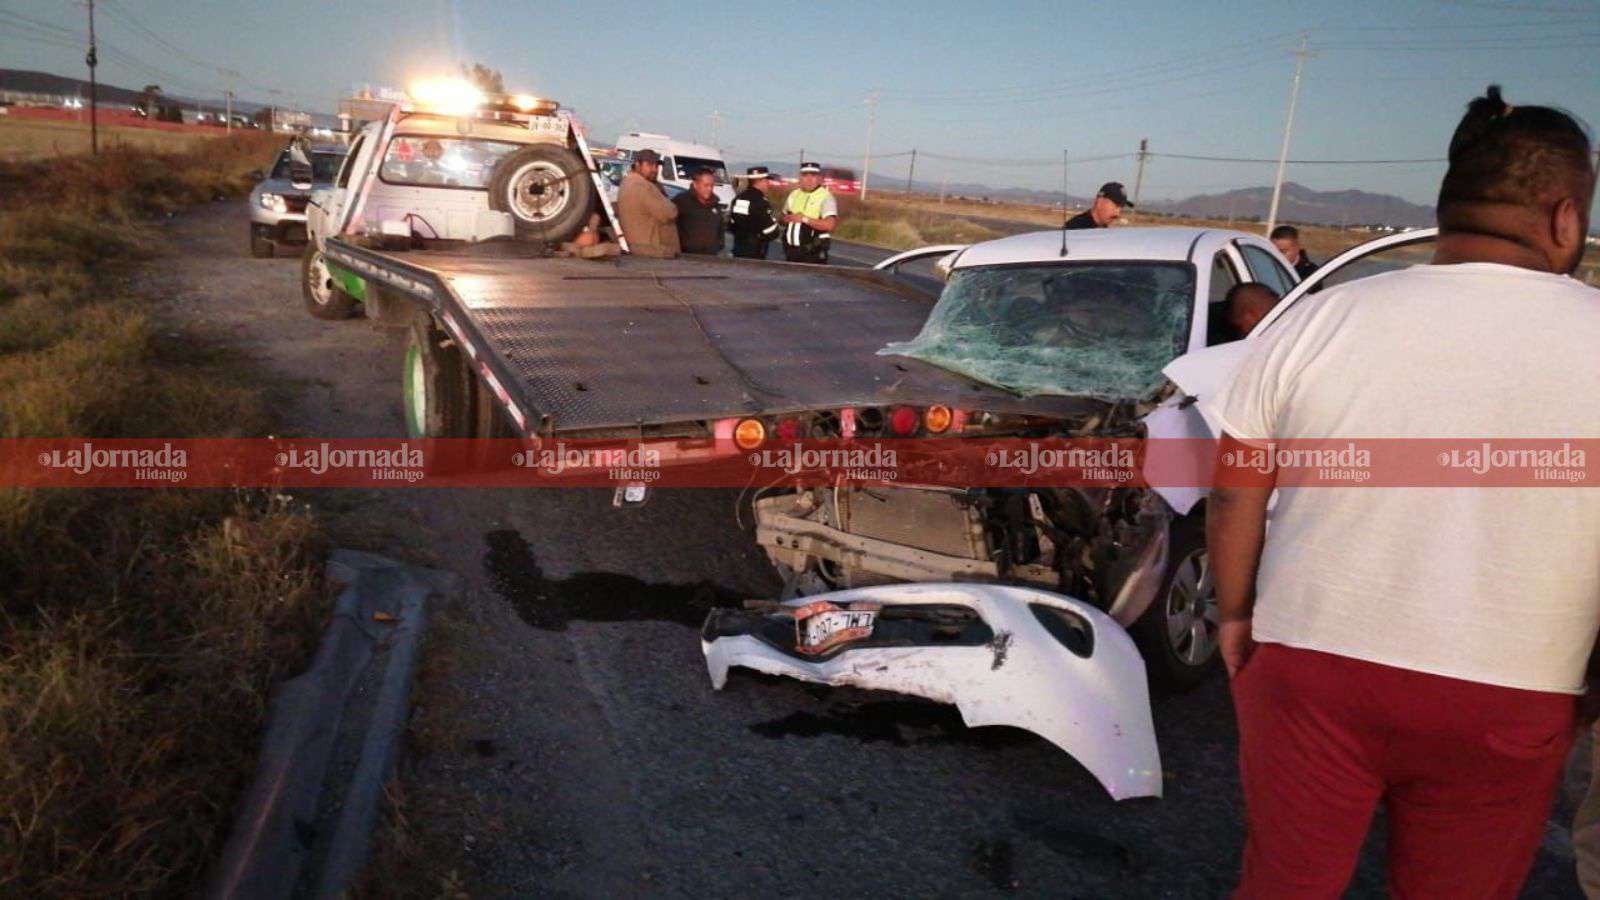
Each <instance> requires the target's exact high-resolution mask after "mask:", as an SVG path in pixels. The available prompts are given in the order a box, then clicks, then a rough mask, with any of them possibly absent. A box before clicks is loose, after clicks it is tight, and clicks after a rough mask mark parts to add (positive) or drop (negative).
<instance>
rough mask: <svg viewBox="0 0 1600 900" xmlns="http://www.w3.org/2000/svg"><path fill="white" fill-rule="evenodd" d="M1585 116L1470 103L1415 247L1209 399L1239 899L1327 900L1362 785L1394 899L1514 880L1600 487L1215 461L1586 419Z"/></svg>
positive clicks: (1342, 876)
mask: <svg viewBox="0 0 1600 900" xmlns="http://www.w3.org/2000/svg"><path fill="white" fill-rule="evenodd" d="M1589 154H1590V140H1589V136H1588V133H1587V131H1586V130H1585V129H1584V128H1583V126H1581V125H1580V124H1578V123H1577V122H1576V121H1575V120H1574V119H1572V118H1571V117H1570V116H1568V115H1567V114H1565V113H1562V112H1560V111H1558V110H1554V109H1550V108H1546V107H1512V106H1509V105H1507V104H1506V103H1505V102H1503V100H1502V99H1501V97H1500V92H1499V88H1498V87H1491V88H1490V89H1489V92H1488V95H1487V96H1485V97H1480V98H1478V99H1476V100H1474V101H1472V103H1471V104H1470V105H1469V107H1468V111H1467V113H1466V115H1465V116H1464V117H1463V119H1462V121H1461V123H1460V125H1459V126H1458V127H1457V129H1456V132H1455V134H1454V136H1453V137H1452V139H1451V143H1450V151H1449V158H1450V165H1449V171H1448V172H1447V174H1446V175H1445V178H1444V182H1443V184H1442V186H1441V188H1440V192H1439V202H1438V221H1439V239H1438V248H1437V251H1436V253H1435V255H1434V258H1433V261H1432V264H1431V265H1419V266H1414V267H1412V268H1409V269H1404V270H1402V271H1398V272H1391V273H1388V274H1384V275H1378V276H1375V277H1371V278H1366V279H1362V280H1359V281H1355V282H1351V283H1349V284H1347V285H1343V286H1339V287H1335V288H1331V289H1329V290H1326V291H1323V292H1322V293H1320V294H1317V295H1315V296H1308V297H1304V298H1302V299H1300V300H1299V301H1298V302H1297V304H1296V305H1295V306H1294V307H1292V308H1290V309H1288V310H1286V311H1285V312H1284V314H1283V315H1282V317H1281V318H1279V319H1278V320H1277V321H1275V322H1273V323H1271V324H1269V325H1268V326H1267V327H1266V329H1265V331H1264V332H1263V333H1262V334H1261V335H1260V336H1259V337H1258V339H1257V340H1256V341H1255V343H1254V346H1253V347H1252V348H1251V351H1250V354H1249V356H1248V357H1247V358H1246V360H1245V361H1244V362H1243V363H1242V364H1241V367H1240V369H1239V371H1238V372H1237V373H1236V375H1235V376H1234V379H1233V381H1232V382H1231V384H1230V385H1229V386H1228V387H1227V388H1226V389H1225V390H1224V391H1223V392H1222V393H1221V394H1220V395H1219V396H1217V397H1215V398H1209V399H1208V398H1202V403H1203V404H1204V406H1205V408H1206V409H1207V410H1208V412H1209V413H1211V414H1212V415H1213V416H1214V418H1215V420H1216V421H1218V422H1219V423H1221V426H1222V428H1223V431H1224V435H1223V439H1222V446H1221V448H1220V449H1221V452H1222V456H1221V457H1220V460H1219V466H1218V469H1217V487H1216V489H1215V490H1214V491H1213V493H1212V494H1211V498H1210V500H1209V503H1208V508H1207V513H1206V515H1207V543H1208V547H1209V552H1210V559H1211V566H1212V571H1213V574H1214V578H1215V584H1216V590H1217V602H1218V605H1219V608H1220V617H1221V620H1222V624H1221V626H1220V629H1219V640H1220V642H1221V647H1222V655H1223V659H1224V662H1225V664H1226V666H1227V669H1228V673H1229V676H1230V678H1231V686H1232V691H1233V696H1234V706H1235V710H1236V715H1237V718H1238V725H1239V755H1240V773H1241V781H1242V784H1243V788H1244V796H1245V808H1246V810H1245V812H1246V816H1245V818H1246V826H1247V828H1246V830H1247V837H1246V846H1245V852H1244V865H1243V873H1242V876H1241V880H1240V883H1239V887H1238V890H1237V892H1236V893H1235V895H1234V896H1235V897H1249V898H1254V897H1271V898H1280V897H1338V896H1341V895H1342V894H1343V892H1344V890H1345V887H1346V884H1347V883H1348V881H1349V878H1350V874H1351V871H1352V869H1353V867H1354V865H1355V861H1356V857H1357V854H1358V852H1359V851H1360V848H1361V845H1362V842H1363V839H1364V837H1365V835H1366V831H1367V826H1368V823H1369V822H1370V821H1371V818H1372V814H1373V811H1374V809H1375V808H1376V806H1377V804H1378V803H1380V802H1382V803H1383V804H1384V805H1385V807H1386V809H1387V812H1388V828H1389V879H1390V885H1391V888H1392V890H1393V893H1394V894H1395V895H1396V896H1405V897H1413V896H1415V897H1451V898H1465V897H1514V896H1516V895H1517V892H1518V891H1519V889H1520V887H1521V884H1522V882H1523V880H1524V879H1525V878H1526V876H1527V872H1528V869H1529V867H1530V866H1531V865H1532V862H1533V857H1534V853H1535V852H1536V850H1537V849H1538V846H1539V843H1540V841H1541V839H1542V838H1543V835H1544V833H1545V822H1546V819H1547V818H1548V816H1549V813H1550V807H1551V803H1552V799H1553V796H1554V790H1555V787H1556V784H1557V782H1558V780H1559V778H1560V774H1561V770H1562V766H1563V763H1564V760H1565V757H1566V753H1567V749H1568V747H1569V746H1570V744H1571V742H1572V739H1573V736H1574V721H1575V707H1576V703H1575V700H1576V696H1577V695H1580V694H1582V693H1583V692H1584V688H1585V670H1586V664H1587V662H1588V660H1589V658H1590V655H1591V652H1592V650H1593V648H1594V643H1595V632H1596V628H1597V625H1600V490H1596V489H1594V488H1591V487H1582V486H1552V487H1537V486H1535V487H1496V488H1479V487H1362V486H1350V487H1342V486H1340V487H1289V486H1286V487H1284V488H1283V490H1282V491H1281V492H1280V495H1279V498H1278V501H1277V503H1276V504H1275V506H1274V507H1273V510H1272V513H1271V529H1270V530H1268V529H1267V527H1266V525H1267V520H1268V512H1267V502H1268V498H1269V496H1270V495H1271V493H1272V491H1273V489H1274V484H1275V481H1274V478H1275V476H1273V475H1259V476H1258V477H1256V478H1255V479H1254V480H1253V481H1249V482H1246V481H1242V480H1241V479H1240V478H1239V475H1238V472H1237V470H1235V469H1232V468H1231V467H1228V466H1226V465H1222V464H1221V462H1224V461H1226V460H1228V459H1229V458H1230V457H1228V456H1227V454H1228V453H1229V452H1234V453H1246V452H1249V451H1250V450H1251V449H1252V447H1255V448H1257V449H1259V447H1260V445H1261V444H1262V443H1264V442H1268V441H1273V440H1278V441H1290V440H1295V439H1328V438H1334V439H1340V440H1343V439H1351V440H1355V441H1359V440H1360V439H1366V438H1371V439H1384V438H1468V439H1474V440H1479V439H1482V440H1494V439H1497V438H1546V439H1561V438H1569V439H1578V438H1597V437H1600V291H1596V290H1594V289H1592V288H1588V287H1585V286H1584V285H1582V284H1581V283H1579V282H1578V281H1576V280H1575V279H1573V278H1571V277H1570V275H1571V273H1572V272H1573V271H1575V270H1576V268H1577V265H1578V263H1579V261H1580V259H1581V258H1582V256H1583V250H1584V238H1585V236H1586V234H1587V232H1588V227H1589V207H1590V203H1591V202H1592V199H1593V190H1594V183H1595V173H1594V170H1593V168H1592V167H1591V165H1590V163H1589V158H1590V155H1589Z"/></svg>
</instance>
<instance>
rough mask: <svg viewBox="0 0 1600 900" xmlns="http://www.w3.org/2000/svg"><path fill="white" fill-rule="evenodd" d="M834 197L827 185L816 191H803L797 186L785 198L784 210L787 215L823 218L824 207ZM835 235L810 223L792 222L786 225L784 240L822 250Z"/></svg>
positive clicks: (796, 245)
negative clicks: (817, 228)
mask: <svg viewBox="0 0 1600 900" xmlns="http://www.w3.org/2000/svg"><path fill="white" fill-rule="evenodd" d="M832 198H833V195H832V194H830V193H828V189H827V188H825V187H819V188H817V189H816V190H814V191H809V192H807V191H802V190H800V189H799V188H796V189H794V190H792V191H790V192H789V196H788V197H785V198H784V201H783V212H784V214H785V215H788V214H795V215H802V216H805V217H806V218H808V219H820V218H822V209H823V207H824V206H825V205H826V204H827V202H828V201H829V200H830V199H832ZM832 237H833V236H832V235H831V234H829V233H827V232H825V231H817V230H816V229H815V228H812V227H811V226H809V225H802V224H800V223H799V222H792V223H790V224H789V225H786V226H784V230H783V242H784V243H785V244H788V245H789V246H791V247H805V248H806V249H807V250H810V251H814V250H820V249H821V247H823V246H826V244H827V242H828V241H829V240H830V239H831V238H832Z"/></svg>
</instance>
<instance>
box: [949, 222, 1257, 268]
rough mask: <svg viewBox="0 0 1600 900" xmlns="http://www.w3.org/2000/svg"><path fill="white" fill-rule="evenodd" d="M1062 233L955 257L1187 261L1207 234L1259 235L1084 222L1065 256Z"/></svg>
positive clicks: (992, 261)
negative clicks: (1085, 225)
mask: <svg viewBox="0 0 1600 900" xmlns="http://www.w3.org/2000/svg"><path fill="white" fill-rule="evenodd" d="M1062 234H1063V232H1062V231H1061V229H1059V228H1052V229H1050V230H1049V231H1030V232H1027V233H1026V234H1015V235H1012V236H1010V237H1003V238H998V239H996V240H992V241H984V242H983V243H981V244H973V245H972V246H971V247H969V248H967V249H966V250H965V251H963V252H962V253H961V255H960V256H959V257H957V258H956V261H955V266H954V268H957V269H964V268H967V267H969V266H994V265H1004V264H1006V263H1027V262H1061V261H1064V260H1073V261H1078V262H1099V261H1108V260H1130V259H1131V260H1149V261H1152V262H1187V261H1188V260H1189V259H1190V254H1191V253H1192V252H1193V250H1194V247H1195V245H1196V244H1197V243H1198V242H1199V241H1200V239H1201V238H1202V237H1206V236H1209V237H1210V240H1208V241H1207V243H1208V244H1211V243H1216V242H1225V241H1230V240H1234V239H1236V238H1250V239H1252V240H1258V238H1257V237H1256V236H1255V235H1250V234H1246V233H1244V232H1242V231H1231V230H1228V229H1221V228H1187V227H1178V226H1163V227H1156V228H1144V227H1118V228H1094V229H1088V228H1084V229H1076V230H1072V231H1067V232H1065V234H1066V245H1067V253H1066V255H1065V256H1062V254H1061V237H1062Z"/></svg>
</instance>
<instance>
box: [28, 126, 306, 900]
mask: <svg viewBox="0 0 1600 900" xmlns="http://www.w3.org/2000/svg"><path fill="white" fill-rule="evenodd" d="M274 146H275V142H273V141H272V140H271V139H270V138H269V139H266V140H262V139H259V138H246V139H242V140H235V141H218V142H212V143H209V144H208V145H207V146H206V148H205V152H204V153H197V154H196V155H193V156H189V155H159V156H158V155H151V154H143V153H137V152H131V151H123V152H113V153H109V154H102V156H101V157H99V158H98V159H97V160H89V159H87V158H82V159H63V160H56V161H52V162H50V163H48V164H45V163H11V164H0V438H14V437H46V436H86V437H120V436H178V435H182V436H190V435H217V436H244V435H250V434H257V433H261V431H262V429H264V428H265V427H266V425H267V422H268V417H267V415H266V413H265V409H264V404H263V402H262V400H261V399H260V393H259V391H260V388H259V386H258V385H257V384H256V383H254V382H255V380H256V379H252V378H251V377H250V375H249V373H245V372H241V371H240V370H239V363H238V362H237V360H234V359H230V358H226V357H225V356H224V355H223V354H222V353H221V352H219V351H216V350H208V349H206V348H205V347H204V346H203V345H200V344H197V343H196V342H194V341H193V340H190V339H185V338H182V337H181V336H180V339H177V340H173V339H160V338H158V337H157V336H156V333H155V331H154V330H153V324H152V321H153V316H154V313H153V312H152V311H150V310H149V309H147V308H145V306H144V304H143V303H142V301H141V300H140V298H138V297H135V296H128V295H126V294H125V293H122V292H120V290H119V288H118V287H117V285H119V284H120V283H123V282H122V280H121V279H119V277H118V276H119V275H121V274H124V273H125V271H126V269H127V268H128V267H129V266H130V265H131V264H132V263H133V262H134V261H136V260H139V259H142V258H144V257H145V256H147V255H149V254H151V253H153V252H159V251H160V250H161V247H160V243H159V239H158V238H157V237H155V236H154V232H153V230H151V229H150V228H149V227H148V226H147V225H145V224H143V221H144V219H145V218H146V217H148V216H151V215H158V214H161V213H165V212H170V211H173V210H176V209H178V208H180V207H182V206H184V205H187V204H190V203H195V202H200V201H206V200H211V199H213V198H215V197H221V196H236V195H239V194H240V193H242V192H243V191H244V189H245V188H247V187H248V181H247V178H246V173H247V172H248V171H249V170H251V169H253V168H257V167H259V166H261V165H263V164H264V162H265V161H266V160H267V159H269V158H270V154H271V152H272V150H273V148H274ZM170 328H171V326H170V325H168V324H164V325H163V327H162V330H163V331H167V330H170ZM219 423H225V424H220V425H219ZM317 549H318V547H317V533H316V529H315V527H314V525H313V523H312V521H311V519H310V518H309V516H307V515H306V514H304V513H303V512H297V511H294V510H291V509H290V508H289V506H288V503H287V501H286V500H284V499H283V498H280V497H273V496H269V495H262V494H258V493H235V492H227V491H172V490H165V491H164V490H141V491H133V490H129V491H69V490H48V491H45V490H40V491H26V490H16V489H0V585H3V588H0V748H3V750H0V895H3V896H118V897H120V896H129V895H146V896H148V895H164V896H165V895H175V894H183V893H187V892H189V891H190V890H191V889H192V888H193V886H194V884H195V882H196V881H197V879H198V878H199V877H200V876H201V874H202V873H203V871H204V869H205V867H206V865H207V864H208V863H209V861H210V860H211V859H212V858H213V857H214V856H215V853H216V851H217V849H218V847H219V844H220V841H221V840H222V839H223V838H224V837H225V836H226V832H227V825H228V820H229V818H230V814H231V807H232V804H233V802H234V800H235V798H236V796H237V794H238V791H239V790H240V789H241V787H242V786H243V783H244V781H245V779H246V778H247V777H248V775H249V773H250V772H251V770H252V769H253V766H254V756H255V749H256V746H257V742H258V740H259V736H260V730H261V726H262V724H263V721H264V709H265V702H266V697H267V692H268V689H269V688H270V686H271V685H272V684H273V683H274V682H275V681H277V680H280V679H281V678H282V677H284V676H285V675H287V674H289V673H292V672H294V671H297V670H298V669H300V668H302V667H303V664H304V662H305V660H306V658H307V656H308V654H309V650H310V648H311V647H312V645H313V644H314V640H315V634H316V631H317V629H318V626H319V624H320V619H321V615H322V610H323V609H324V602H323V597H322V588H321V586H320V584H319V582H318V579H317V577H316V574H315V572H316V568H315V565H314V564H315V561H316V560H315V557H316V556H317Z"/></svg>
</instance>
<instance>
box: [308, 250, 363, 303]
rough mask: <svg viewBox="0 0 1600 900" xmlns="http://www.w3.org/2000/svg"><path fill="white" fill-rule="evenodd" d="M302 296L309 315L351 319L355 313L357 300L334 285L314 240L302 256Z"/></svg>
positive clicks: (325, 261) (331, 275) (326, 263)
mask: <svg viewBox="0 0 1600 900" xmlns="http://www.w3.org/2000/svg"><path fill="white" fill-rule="evenodd" d="M300 294H301V296H302V298H303V299H304V300H305V303H306V312H309V313H311V315H313V316H315V317H316V318H319V319H348V318H350V316H352V315H353V314H354V313H355V311H356V302H357V301H356V298H354V297H352V296H350V295H349V294H346V293H345V292H344V291H342V290H340V289H339V287H338V286H337V285H336V284H334V281H333V273H331V272H329V271H328V262H327V260H326V259H324V258H323V256H322V249H321V248H319V247H318V246H317V244H316V242H315V241H311V242H309V243H307V244H306V250H305V254H304V255H302V256H301V257H300Z"/></svg>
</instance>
